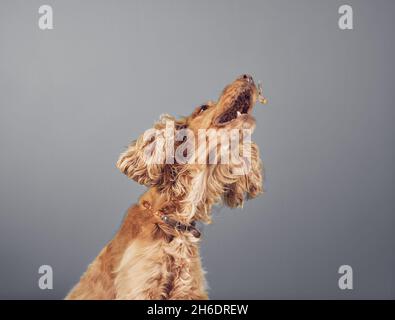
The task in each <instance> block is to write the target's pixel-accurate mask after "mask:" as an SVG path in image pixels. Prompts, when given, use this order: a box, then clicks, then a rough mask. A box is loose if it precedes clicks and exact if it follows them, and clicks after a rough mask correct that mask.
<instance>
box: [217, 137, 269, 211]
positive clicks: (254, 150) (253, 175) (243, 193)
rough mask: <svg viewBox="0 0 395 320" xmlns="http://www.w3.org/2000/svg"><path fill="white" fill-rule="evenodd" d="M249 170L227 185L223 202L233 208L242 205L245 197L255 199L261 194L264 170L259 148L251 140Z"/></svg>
mask: <svg viewBox="0 0 395 320" xmlns="http://www.w3.org/2000/svg"><path fill="white" fill-rule="evenodd" d="M246 162H247V170H246V172H245V174H242V175H239V177H238V178H237V179H236V181H235V182H233V183H231V184H229V185H227V187H226V191H225V193H224V195H223V202H224V204H226V205H227V206H229V207H231V208H235V207H241V206H242V205H243V203H244V199H245V198H246V199H253V198H255V197H257V196H258V195H259V194H261V193H262V192H263V191H264V189H263V180H264V176H263V174H264V170H263V163H262V160H261V158H260V156H259V148H258V146H257V145H256V144H255V143H254V142H251V147H250V156H249V157H248V159H247V160H246Z"/></svg>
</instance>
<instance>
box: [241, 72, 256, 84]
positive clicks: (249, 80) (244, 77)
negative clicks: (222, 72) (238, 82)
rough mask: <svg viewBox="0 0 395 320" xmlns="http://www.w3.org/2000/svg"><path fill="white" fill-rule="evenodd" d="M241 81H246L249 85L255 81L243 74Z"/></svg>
mask: <svg viewBox="0 0 395 320" xmlns="http://www.w3.org/2000/svg"><path fill="white" fill-rule="evenodd" d="M240 78H241V79H243V80H246V81H247V82H249V83H251V84H252V83H254V79H253V78H252V76H250V75H249V74H243V75H242V76H240Z"/></svg>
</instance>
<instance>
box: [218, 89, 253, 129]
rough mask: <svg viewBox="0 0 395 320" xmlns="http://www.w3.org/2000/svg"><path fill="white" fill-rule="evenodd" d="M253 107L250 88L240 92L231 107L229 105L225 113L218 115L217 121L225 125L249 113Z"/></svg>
mask: <svg viewBox="0 0 395 320" xmlns="http://www.w3.org/2000/svg"><path fill="white" fill-rule="evenodd" d="M251 107H252V99H251V93H250V92H249V90H247V91H244V92H242V93H240V94H239V95H238V96H237V98H236V99H235V100H234V101H233V103H232V104H231V105H230V107H228V108H227V109H226V111H225V112H224V113H222V114H221V115H219V116H218V117H217V119H216V123H217V124H219V125H224V124H226V123H229V122H231V121H233V120H235V119H237V118H239V117H241V116H243V115H248V114H249V112H250V111H251V109H252V108H251Z"/></svg>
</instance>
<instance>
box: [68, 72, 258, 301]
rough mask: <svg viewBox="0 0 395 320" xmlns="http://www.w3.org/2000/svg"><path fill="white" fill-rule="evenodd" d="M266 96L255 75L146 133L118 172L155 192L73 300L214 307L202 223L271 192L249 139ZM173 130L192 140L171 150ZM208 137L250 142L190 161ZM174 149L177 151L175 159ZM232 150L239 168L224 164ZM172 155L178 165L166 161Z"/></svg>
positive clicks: (134, 209)
mask: <svg viewBox="0 0 395 320" xmlns="http://www.w3.org/2000/svg"><path fill="white" fill-rule="evenodd" d="M261 93H262V90H261V87H260V86H257V85H256V84H255V82H254V80H253V78H252V77H251V76H250V75H242V76H239V77H238V78H236V79H235V80H234V81H233V82H232V83H231V84H229V85H228V86H226V87H225V88H224V90H223V91H222V94H221V95H220V97H219V99H218V101H217V102H214V101H208V102H207V103H205V104H203V105H200V106H198V107H197V108H196V109H195V110H194V111H193V113H192V114H191V115H190V116H188V117H185V118H181V119H175V118H173V117H170V116H168V115H164V116H162V118H161V119H160V120H159V121H158V122H157V123H155V125H154V127H153V128H152V130H151V131H152V132H155V134H153V133H152V132H150V133H149V134H147V132H146V133H145V134H143V135H142V136H140V137H139V138H138V139H137V140H136V141H134V142H132V143H131V144H130V145H129V146H128V148H127V150H126V151H125V152H123V153H122V154H121V155H120V157H119V160H118V162H117V167H118V168H119V170H120V171H121V172H122V173H124V174H125V175H126V176H127V177H129V178H131V179H133V180H134V181H136V182H138V183H140V184H142V185H144V186H146V187H147V188H148V189H147V191H146V192H145V193H144V194H143V195H142V196H141V197H140V199H139V201H138V203H137V204H135V205H132V206H131V207H130V208H129V209H128V211H127V213H126V215H125V217H124V220H123V222H122V224H121V227H120V229H119V231H118V232H117V234H116V235H115V237H114V238H113V239H112V240H111V241H110V242H109V243H108V244H107V245H106V246H105V247H104V248H103V249H102V251H101V252H100V254H99V255H98V256H97V257H96V259H95V260H94V261H93V262H92V263H91V264H90V265H89V267H88V269H87V271H86V272H85V273H84V274H83V275H82V277H81V279H80V281H79V282H78V283H77V284H76V285H75V286H74V288H73V289H72V290H71V291H70V292H69V294H68V295H67V296H66V299H77V300H80V299H95V300H96V299H127V300H129V299H144V300H145V299H208V293H207V285H206V280H205V276H204V271H203V268H202V264H201V259H200V255H199V242H200V231H199V230H198V227H197V225H196V222H202V223H210V222H211V209H212V206H213V205H214V204H216V203H223V204H225V205H227V206H229V207H231V208H235V207H241V206H242V205H243V202H244V201H245V200H246V199H252V198H255V197H256V196H258V195H259V194H261V193H262V192H263V191H264V190H263V163H262V160H261V159H260V156H259V148H258V146H257V145H256V144H255V143H254V142H252V141H251V140H250V139H245V137H246V136H248V134H246V133H245V132H248V131H250V132H251V131H252V130H253V129H254V128H255V119H254V118H253V116H252V115H251V112H252V109H253V106H254V105H255V104H256V102H257V101H260V102H263V103H265V102H266V101H265V100H264V99H263V96H262V94H261ZM168 123H170V125H169V127H171V126H173V127H174V130H176V131H177V132H180V131H183V130H184V131H187V134H184V135H183V137H182V139H181V138H180V136H179V134H175V135H173V138H174V136H175V137H176V138H177V137H178V139H173V140H171V139H170V141H171V143H170V142H169V141H168V140H169V139H168V140H166V139H167V138H169V137H170V138H171V137H172V135H171V134H167V133H166V129H167V126H168ZM202 129H205V130H206V131H209V132H210V133H211V137H216V138H218V132H221V133H224V132H228V131H232V130H233V131H235V130H236V131H238V132H240V131H243V135H239V136H234V137H233V138H230V139H229V140H228V141H226V139H211V141H210V143H209V144H208V145H209V146H208V147H207V143H202V144H201V145H205V147H200V145H199V148H198V152H189V154H192V155H189V157H188V154H187V153H188V152H187V151H188V148H187V146H191V145H195V143H196V142H197V140H199V139H200V136H199V132H200V130H202ZM176 131H175V132H176ZM166 135H167V136H166ZM165 136H166V137H165ZM186 137H187V138H188V139H186ZM191 137H192V138H191ZM198 137H199V139H198ZM207 139H208V138H207V135H206V136H203V138H202V139H200V141H203V142H207ZM213 141H214V142H213ZM187 142H188V143H187ZM172 143H173V144H172ZM171 145H173V147H175V148H176V149H177V150H176V151H174V152H173V153H172V152H169V150H168V147H169V146H171ZM231 145H233V146H236V147H237V148H236V150H237V151H236V152H234V154H235V155H236V156H239V157H238V159H237V160H238V161H234V162H232V161H228V162H226V161H223V162H222V161H218V160H219V159H220V158H221V157H220V156H219V155H218V154H221V155H223V154H224V153H223V152H224V151H228V149H231V147H230V146H231ZM169 149H170V150H172V148H169ZM196 149H197V148H194V149H193V150H196ZM246 150H248V152H246ZM164 154H166V155H169V154H170V155H171V154H176V155H178V158H177V157H176V159H174V157H173V158H172V157H168V158H169V159H167V160H168V161H163V158H164V156H163V155H164ZM186 158H187V160H188V161H186V160H185V159H186ZM197 158H199V160H200V161H196V160H197ZM236 158H237V157H236ZM153 159H154V160H155V161H154V160H153ZM158 160H162V161H158ZM202 160H203V161H202ZM209 160H210V161H209Z"/></svg>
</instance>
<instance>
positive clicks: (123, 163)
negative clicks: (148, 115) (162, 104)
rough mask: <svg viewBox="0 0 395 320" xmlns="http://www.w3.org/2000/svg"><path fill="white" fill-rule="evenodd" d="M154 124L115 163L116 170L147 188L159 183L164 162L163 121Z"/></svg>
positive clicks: (162, 119) (164, 140)
mask: <svg viewBox="0 0 395 320" xmlns="http://www.w3.org/2000/svg"><path fill="white" fill-rule="evenodd" d="M168 119H170V117H167V118H166V119H164V117H162V118H161V120H160V121H159V122H158V123H156V124H155V126H154V128H151V129H149V130H147V131H146V132H145V133H144V134H143V135H141V136H140V137H139V138H138V139H137V140H135V141H133V142H132V143H131V144H130V145H129V146H128V148H127V150H126V151H125V152H123V153H122V154H121V155H120V157H119V159H118V162H117V167H118V169H119V170H120V171H121V172H122V173H124V174H125V175H127V176H128V177H129V178H131V179H133V180H134V181H136V182H138V183H140V184H142V185H145V186H147V187H151V186H155V185H157V184H158V183H160V181H161V178H162V175H163V169H164V167H165V161H166V151H165V144H166V139H165V130H164V128H165V120H168Z"/></svg>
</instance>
